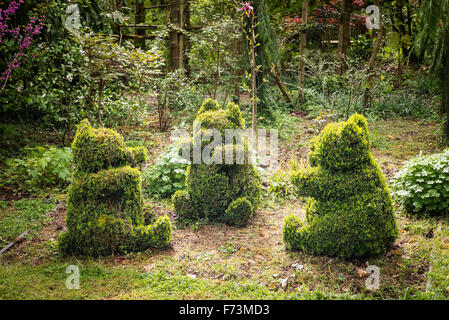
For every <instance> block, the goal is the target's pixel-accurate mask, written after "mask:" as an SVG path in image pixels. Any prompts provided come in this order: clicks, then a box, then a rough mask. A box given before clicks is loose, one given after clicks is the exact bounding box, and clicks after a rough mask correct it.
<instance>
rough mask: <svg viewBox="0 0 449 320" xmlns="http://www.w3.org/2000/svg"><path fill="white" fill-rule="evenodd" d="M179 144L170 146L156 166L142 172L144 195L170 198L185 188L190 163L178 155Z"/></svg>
mask: <svg viewBox="0 0 449 320" xmlns="http://www.w3.org/2000/svg"><path fill="white" fill-rule="evenodd" d="M177 151H178V148H177V143H176V142H175V143H173V144H172V145H170V146H169V147H168V148H167V149H166V150H165V152H164V153H163V154H162V155H161V156H160V157H159V159H158V160H157V161H156V164H155V165H154V166H152V167H150V168H147V169H145V170H144V171H143V172H142V180H143V186H144V193H145V194H146V195H148V196H150V197H153V198H170V197H171V196H172V195H173V194H174V193H175V192H176V191H178V190H182V189H183V188H184V187H185V181H186V173H185V172H186V168H187V165H188V161H187V160H186V159H183V158H182V157H180V156H179V154H178V152H177Z"/></svg>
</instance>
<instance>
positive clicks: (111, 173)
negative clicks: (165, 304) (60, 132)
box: [59, 120, 171, 255]
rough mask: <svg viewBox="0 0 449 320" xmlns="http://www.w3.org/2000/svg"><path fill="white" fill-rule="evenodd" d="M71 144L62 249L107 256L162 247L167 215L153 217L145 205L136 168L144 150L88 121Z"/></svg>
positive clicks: (165, 239) (166, 234)
mask: <svg viewBox="0 0 449 320" xmlns="http://www.w3.org/2000/svg"><path fill="white" fill-rule="evenodd" d="M72 149H73V154H74V162H75V174H74V179H73V181H72V183H71V185H70V187H69V195H68V204H67V217H66V224H67V229H68V231H67V232H64V233H62V234H61V235H60V237H59V247H60V250H61V251H62V252H64V253H66V254H88V255H108V254H114V253H124V252H129V251H135V250H137V251H140V250H145V249H147V248H149V247H157V248H160V247H164V246H166V245H167V244H168V242H169V241H170V238H171V224H170V220H169V218H168V217H167V216H165V217H159V218H157V219H155V214H154V212H152V210H151V208H148V207H146V206H144V205H143V197H142V187H141V177H140V172H139V170H138V169H137V168H136V167H137V166H139V165H141V164H142V163H143V162H145V161H146V157H147V153H146V149H144V148H142V147H138V148H127V147H126V146H125V142H124V140H123V138H122V137H121V136H120V135H119V134H118V133H116V132H114V131H113V130H110V129H105V128H102V129H98V130H96V129H93V128H92V127H91V126H90V124H89V122H88V121H87V120H83V121H82V122H81V123H80V125H79V126H78V130H77V133H76V136H75V139H74V141H73V144H72ZM146 222H151V223H150V224H145V223H146Z"/></svg>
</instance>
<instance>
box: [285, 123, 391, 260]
mask: <svg viewBox="0 0 449 320" xmlns="http://www.w3.org/2000/svg"><path fill="white" fill-rule="evenodd" d="M370 148H371V146H370V142H369V133H368V123H367V121H366V118H365V117H364V116H362V115H359V114H355V115H353V116H351V117H350V118H349V120H348V121H347V122H338V123H331V124H329V125H327V126H326V128H325V129H324V130H323V131H322V132H321V134H320V135H319V136H317V137H315V138H314V139H312V141H311V143H310V155H309V162H310V165H311V167H310V168H306V169H300V170H297V171H293V172H292V174H291V180H292V184H293V185H294V186H295V188H296V191H297V194H298V195H299V196H300V197H304V196H306V197H310V198H311V199H310V200H309V203H308V206H307V209H306V220H307V223H306V224H303V222H302V221H300V220H299V218H298V217H297V216H295V215H293V214H291V215H289V216H288V217H287V218H286V219H285V225H284V228H283V236H284V242H285V243H286V245H287V247H288V248H290V249H293V250H301V251H304V252H307V253H311V254H315V255H327V256H332V257H341V258H352V257H364V256H375V255H379V254H381V253H383V252H385V251H386V250H387V249H388V248H389V247H390V246H391V245H392V244H393V242H394V240H395V239H396V237H397V235H398V230H397V225H396V221H395V218H394V213H393V205H392V200H391V196H390V192H389V190H388V186H387V182H386V179H385V177H384V176H383V174H382V171H381V169H380V167H379V166H378V164H377V163H376V161H375V160H374V158H373V156H372V154H371V151H370Z"/></svg>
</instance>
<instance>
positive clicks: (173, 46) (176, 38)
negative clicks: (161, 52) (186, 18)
mask: <svg viewBox="0 0 449 320" xmlns="http://www.w3.org/2000/svg"><path fill="white" fill-rule="evenodd" d="M182 20H183V19H182V0H170V24H171V26H170V34H169V39H170V69H171V70H178V69H182V68H183V61H182V60H183V57H182V53H183V49H182V48H183V35H182V32H180V29H181V28H182V25H183V23H182Z"/></svg>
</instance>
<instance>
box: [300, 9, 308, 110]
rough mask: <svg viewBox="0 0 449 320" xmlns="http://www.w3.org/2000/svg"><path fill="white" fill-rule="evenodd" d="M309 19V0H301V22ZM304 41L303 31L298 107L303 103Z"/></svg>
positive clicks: (305, 37)
mask: <svg viewBox="0 0 449 320" xmlns="http://www.w3.org/2000/svg"><path fill="white" fill-rule="evenodd" d="M308 19H309V0H303V1H302V23H303V24H304V25H305V24H307V21H308ZM306 42H307V34H306V32H305V31H303V32H302V33H301V45H300V48H299V54H300V56H301V60H300V61H299V80H298V81H299V82H298V89H299V96H298V106H299V107H300V106H301V105H302V104H303V103H304V79H305V72H306V63H305V58H306V57H305V55H306Z"/></svg>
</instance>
